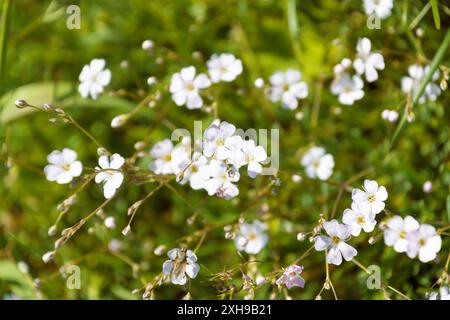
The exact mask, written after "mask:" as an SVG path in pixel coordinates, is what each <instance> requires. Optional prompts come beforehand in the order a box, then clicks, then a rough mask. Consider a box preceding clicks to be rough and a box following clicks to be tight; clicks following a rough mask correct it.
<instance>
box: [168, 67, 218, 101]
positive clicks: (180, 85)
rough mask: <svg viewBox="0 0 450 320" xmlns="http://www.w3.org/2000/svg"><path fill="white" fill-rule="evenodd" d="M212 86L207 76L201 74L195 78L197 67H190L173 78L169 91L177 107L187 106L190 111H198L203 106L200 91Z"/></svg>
mask: <svg viewBox="0 0 450 320" xmlns="http://www.w3.org/2000/svg"><path fill="white" fill-rule="evenodd" d="M210 85H211V81H210V80H209V78H208V76H207V75H206V74H204V73H201V74H199V75H197V76H195V67H193V66H190V67H187V68H183V69H181V71H180V72H177V73H175V74H174V75H173V76H172V80H171V82H170V88H169V90H170V93H172V100H173V101H174V102H175V104H176V105H177V106H182V105H184V104H185V105H186V106H187V108H188V109H198V108H201V107H202V106H203V99H202V97H200V94H199V91H200V89H205V88H208V87H209V86H210Z"/></svg>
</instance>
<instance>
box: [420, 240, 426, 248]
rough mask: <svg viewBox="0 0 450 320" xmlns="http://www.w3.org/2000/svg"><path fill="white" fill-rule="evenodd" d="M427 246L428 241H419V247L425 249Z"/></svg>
mask: <svg viewBox="0 0 450 320" xmlns="http://www.w3.org/2000/svg"><path fill="white" fill-rule="evenodd" d="M426 244H427V240H425V239H420V240H419V246H421V247H423V246H424V245H426Z"/></svg>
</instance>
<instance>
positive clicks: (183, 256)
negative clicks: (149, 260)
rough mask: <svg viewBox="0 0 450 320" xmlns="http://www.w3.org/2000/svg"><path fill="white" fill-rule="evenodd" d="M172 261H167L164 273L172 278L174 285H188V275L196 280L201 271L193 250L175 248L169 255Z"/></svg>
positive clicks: (164, 265)
mask: <svg viewBox="0 0 450 320" xmlns="http://www.w3.org/2000/svg"><path fill="white" fill-rule="evenodd" d="M167 256H168V257H169V258H170V260H166V261H165V262H164V264H163V273H164V275H165V276H170V281H171V282H172V283H173V284H179V285H184V284H186V281H187V277H186V275H187V276H188V277H189V278H191V279H194V278H195V277H196V276H197V274H198V272H199V271H200V266H199V265H198V263H197V256H196V255H195V253H194V252H193V251H192V250H189V249H185V248H182V249H179V248H175V249H172V250H170V251H169V252H168V253H167Z"/></svg>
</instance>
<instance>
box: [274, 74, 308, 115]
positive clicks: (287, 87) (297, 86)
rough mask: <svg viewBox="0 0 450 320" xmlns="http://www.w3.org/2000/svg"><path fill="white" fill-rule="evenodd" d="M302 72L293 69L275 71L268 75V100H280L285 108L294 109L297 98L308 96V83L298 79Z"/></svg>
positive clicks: (296, 104)
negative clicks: (269, 85)
mask: <svg viewBox="0 0 450 320" xmlns="http://www.w3.org/2000/svg"><path fill="white" fill-rule="evenodd" d="M301 76H302V74H301V73H300V72H299V71H297V70H293V69H288V70H287V71H286V72H280V71H277V72H275V73H274V74H273V75H272V76H271V77H270V84H271V89H270V100H271V101H272V102H278V101H281V102H282V106H283V108H285V109H290V110H294V109H297V107H298V99H304V98H306V97H307V96H308V85H307V84H306V83H305V82H303V81H300V79H301Z"/></svg>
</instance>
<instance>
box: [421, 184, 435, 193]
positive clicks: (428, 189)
mask: <svg viewBox="0 0 450 320" xmlns="http://www.w3.org/2000/svg"><path fill="white" fill-rule="evenodd" d="M422 190H423V192H425V193H430V192H431V191H432V190H433V183H432V182H431V181H425V182H424V183H423V186H422Z"/></svg>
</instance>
